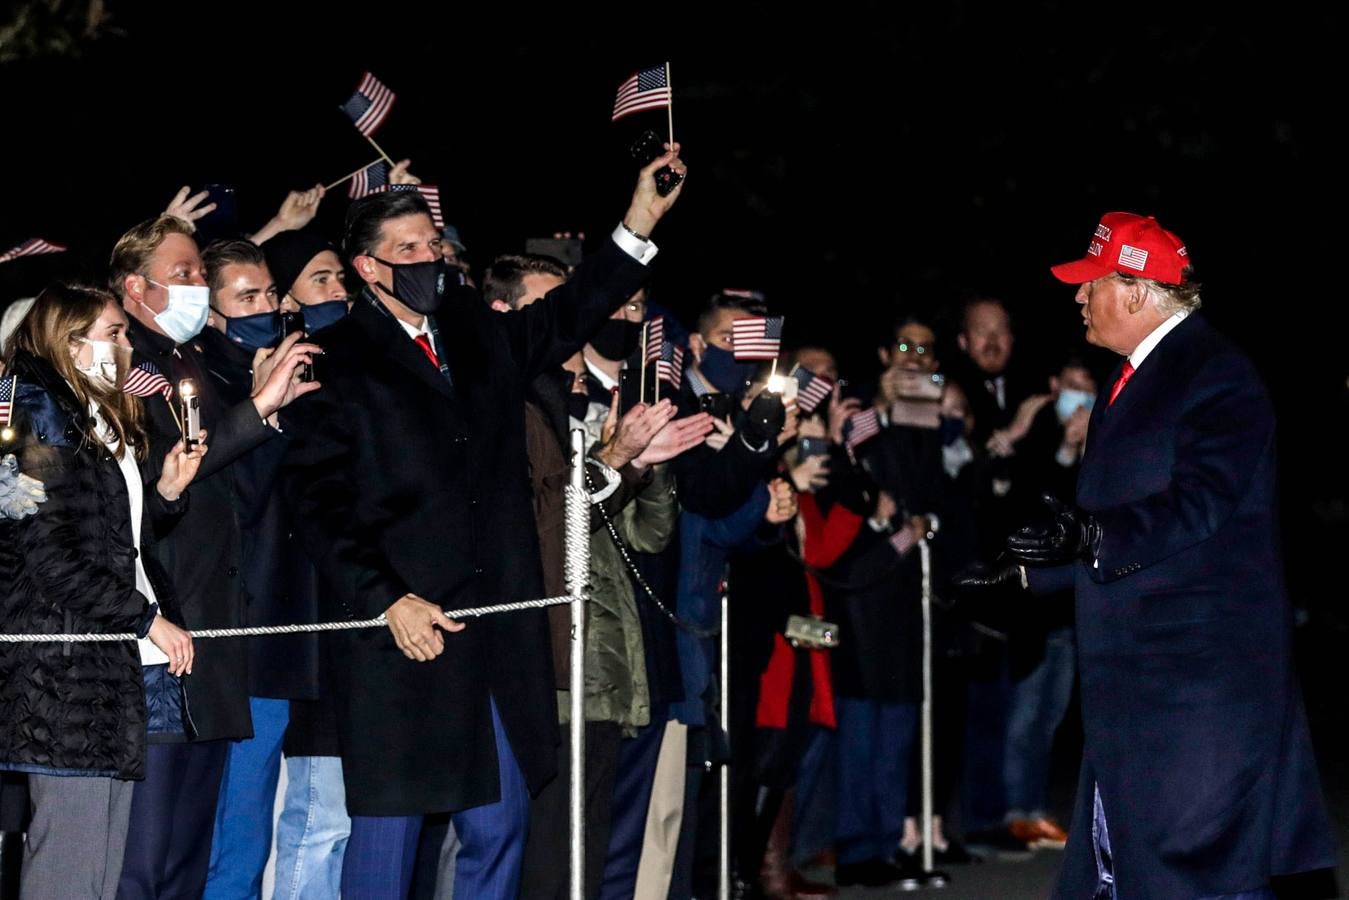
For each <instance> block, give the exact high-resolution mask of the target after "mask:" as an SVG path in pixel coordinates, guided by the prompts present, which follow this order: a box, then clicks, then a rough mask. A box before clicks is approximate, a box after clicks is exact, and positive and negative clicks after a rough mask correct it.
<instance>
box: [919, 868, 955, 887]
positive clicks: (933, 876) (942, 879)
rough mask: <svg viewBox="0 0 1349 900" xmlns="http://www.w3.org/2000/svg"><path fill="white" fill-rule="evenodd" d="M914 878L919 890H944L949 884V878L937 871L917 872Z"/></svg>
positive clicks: (944, 873)
mask: <svg viewBox="0 0 1349 900" xmlns="http://www.w3.org/2000/svg"><path fill="white" fill-rule="evenodd" d="M915 877H916V878H917V880H918V888H919V890H921V889H923V888H944V887H946V886H947V885H948V884H950V883H951V876H950V875H948V874H947V873H946V872H942V871H940V870H938V869H933V870H932V871H931V872H919V873H918V874H917V875H916V876H915Z"/></svg>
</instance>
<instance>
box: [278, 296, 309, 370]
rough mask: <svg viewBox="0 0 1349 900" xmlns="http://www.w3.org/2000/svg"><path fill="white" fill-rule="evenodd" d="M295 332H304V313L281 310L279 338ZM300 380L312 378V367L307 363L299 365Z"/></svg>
mask: <svg viewBox="0 0 1349 900" xmlns="http://www.w3.org/2000/svg"><path fill="white" fill-rule="evenodd" d="M296 332H299V333H300V334H304V315H303V314H302V313H298V312H283V313H282V314H281V340H283V341H284V340H285V339H286V338H288V337H290V336H291V335H292V334H295V333H296ZM300 380H301V381H313V380H314V367H313V366H312V365H310V364H309V363H305V364H304V365H302V366H300Z"/></svg>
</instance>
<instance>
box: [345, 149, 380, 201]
mask: <svg viewBox="0 0 1349 900" xmlns="http://www.w3.org/2000/svg"><path fill="white" fill-rule="evenodd" d="M388 183H389V164H388V163H386V162H385V161H384V160H382V159H380V160H376V161H375V162H372V163H371V164H370V165H368V166H366V167H365V168H364V169H361V171H359V172H357V173H356V175H355V176H354V177H353V178H352V179H351V187H350V188H348V189H347V193H348V194H349V195H350V196H351V199H353V200H359V199H361V198H362V197H364V196H366V195H367V194H373V193H375V192H376V191H378V190H379V189H380V188H382V187H384V186H385V185H386V184H388Z"/></svg>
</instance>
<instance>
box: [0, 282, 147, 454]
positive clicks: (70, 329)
mask: <svg viewBox="0 0 1349 900" xmlns="http://www.w3.org/2000/svg"><path fill="white" fill-rule="evenodd" d="M109 303H111V304H113V305H117V300H116V298H115V297H113V295H112V294H110V293H108V292H107V291H104V290H100V289H98V288H94V287H87V286H85V285H78V284H53V285H50V286H48V287H47V288H46V289H45V290H43V291H42V293H40V294H38V296H37V300H36V301H34V303H33V308H32V309H31V310H29V312H28V315H26V316H24V318H23V321H22V322H21V323H20V324H19V327H18V329H16V330H15V332H14V334H13V335H12V336H11V337H10V339H9V341H8V342H7V343H6V345H5V369H6V371H13V367H14V357H15V354H16V353H17V352H18V351H20V350H24V351H27V352H28V353H31V354H32V355H33V356H36V357H39V358H40V359H44V360H46V361H47V362H48V363H50V364H51V367H52V368H53V369H55V370H56V374H58V375H60V376H61V377H62V378H64V379H65V380H66V382H67V383H68V384H69V385H70V387H71V390H72V391H74V393H75V399H76V400H77V401H79V404H80V409H81V410H87V409H88V408H89V406H90V401H93V402H96V403H97V404H98V407H99V414H100V415H101V416H102V417H103V421H104V422H106V423H107V424H108V427H109V428H111V429H112V432H113V434H115V435H116V436H117V444H118V446H117V451H116V453H117V458H118V459H121V458H122V454H123V453H124V452H125V450H126V448H127V446H128V445H130V446H131V447H133V448H134V452H135V454H136V459H138V460H144V459H145V456H146V452H147V450H148V447H147V446H146V445H147V444H148V443H149V441H148V440H147V439H146V431H145V413H144V411H143V410H142V409H141V403H140V400H139V399H137V398H136V397H133V396H131V395H130V394H124V393H122V383H123V382H124V381H125V380H126V375H127V368H128V366H129V362H130V357H131V354H129V353H119V354H117V381H116V383H115V384H114V385H111V386H108V385H105V384H101V383H99V382H96V381H93V380H92V379H90V378H87V377H86V376H85V375H84V374H83V373H82V372H80V370H79V369H78V368H76V367H75V360H74V358H73V357H72V356H71V352H70V351H71V348H72V345H73V344H75V343H76V342H77V341H78V340H79V339H80V338H83V337H86V336H87V335H88V334H89V330H90V329H91V328H93V327H94V323H95V322H97V321H98V318H99V316H101V315H103V310H104V309H106V308H107V305H108V304H109ZM78 422H79V423H80V429H81V431H82V432H83V436H84V440H86V441H93V442H97V443H102V439H101V438H99V436H98V435H97V434H95V433H94V429H93V426H92V424H90V423H91V419H90V417H89V416H88V415H81V416H80V417H79V419H78Z"/></svg>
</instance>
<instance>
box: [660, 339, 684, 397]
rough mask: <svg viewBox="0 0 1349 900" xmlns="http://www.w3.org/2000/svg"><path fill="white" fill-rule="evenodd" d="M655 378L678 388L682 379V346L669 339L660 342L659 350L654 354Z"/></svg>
mask: <svg viewBox="0 0 1349 900" xmlns="http://www.w3.org/2000/svg"><path fill="white" fill-rule="evenodd" d="M656 378H657V380H659V381H664V382H665V383H666V384H668V385H670V387H672V388H674V389H675V390H676V391H677V390H679V386H680V384H682V383H683V380H684V348H683V347H681V346H679V345H678V344H672V343H670V342H669V341H662V342H661V345H660V352H659V353H657V354H656Z"/></svg>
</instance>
